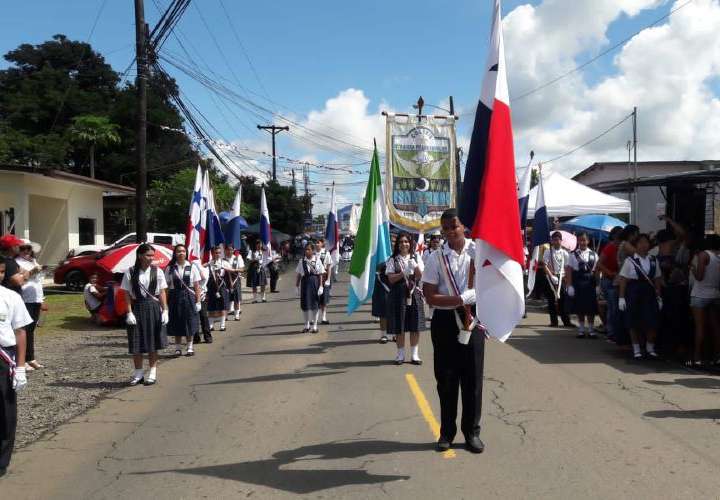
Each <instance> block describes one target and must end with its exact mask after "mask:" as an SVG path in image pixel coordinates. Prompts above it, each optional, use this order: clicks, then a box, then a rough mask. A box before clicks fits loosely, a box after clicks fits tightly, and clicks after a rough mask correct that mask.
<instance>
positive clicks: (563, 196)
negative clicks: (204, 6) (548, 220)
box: [528, 171, 630, 219]
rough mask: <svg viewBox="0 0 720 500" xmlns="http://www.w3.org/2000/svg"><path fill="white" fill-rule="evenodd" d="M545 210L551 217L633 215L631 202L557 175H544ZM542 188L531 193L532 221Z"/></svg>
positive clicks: (529, 216) (550, 173)
mask: <svg viewBox="0 0 720 500" xmlns="http://www.w3.org/2000/svg"><path fill="white" fill-rule="evenodd" d="M542 176H543V189H544V192H545V206H546V207H547V214H548V216H550V217H569V216H573V215H587V214H624V213H630V202H629V201H628V200H623V199H622V198H617V197H615V196H610V195H609V194H605V193H602V192H600V191H597V190H595V189H592V188H589V187H587V186H585V185H583V184H580V183H579V182H575V181H574V180H572V179H568V178H567V177H564V176H562V175H560V174H558V173H557V172H552V171H551V172H547V171H546V172H543V174H542ZM537 192H538V187H537V186H535V187H534V188H532V189H531V190H530V199H529V200H528V219H532V218H533V217H534V216H535V202H536V201H537Z"/></svg>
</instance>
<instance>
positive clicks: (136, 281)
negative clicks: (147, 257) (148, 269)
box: [130, 243, 155, 297]
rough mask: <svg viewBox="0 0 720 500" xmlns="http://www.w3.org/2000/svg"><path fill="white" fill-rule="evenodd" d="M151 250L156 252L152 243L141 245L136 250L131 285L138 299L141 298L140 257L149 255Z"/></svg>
mask: <svg viewBox="0 0 720 500" xmlns="http://www.w3.org/2000/svg"><path fill="white" fill-rule="evenodd" d="M149 250H152V251H153V252H154V251H155V249H154V248H153V247H152V245H151V244H150V243H140V244H139V245H138V247H137V250H135V265H134V266H133V268H132V273H131V274H130V285H131V286H132V288H133V290H134V291H135V296H136V297H140V256H141V255H144V254H146V253H148V251H149ZM151 265H152V264H151Z"/></svg>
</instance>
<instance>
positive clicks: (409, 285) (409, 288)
mask: <svg viewBox="0 0 720 500" xmlns="http://www.w3.org/2000/svg"><path fill="white" fill-rule="evenodd" d="M410 258H411V259H412V257H410ZM395 262H397V267H398V268H399V269H400V272H401V273H402V275H403V281H405V289H406V296H405V298H406V300H407V305H412V296H413V293H414V292H415V286H416V285H415V280H414V279H413V280H410V279H408V276H407V274H406V273H405V269H406V268H405V261H403V259H402V258H397V257H395Z"/></svg>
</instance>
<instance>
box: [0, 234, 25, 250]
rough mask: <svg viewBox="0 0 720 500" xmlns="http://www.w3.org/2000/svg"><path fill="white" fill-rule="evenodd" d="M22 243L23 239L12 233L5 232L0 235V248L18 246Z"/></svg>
mask: <svg viewBox="0 0 720 500" xmlns="http://www.w3.org/2000/svg"><path fill="white" fill-rule="evenodd" d="M22 244H23V240H21V239H20V238H18V237H17V236H15V235H14V234H5V235H3V236H2V237H0V248H12V247H18V246H20V245H22Z"/></svg>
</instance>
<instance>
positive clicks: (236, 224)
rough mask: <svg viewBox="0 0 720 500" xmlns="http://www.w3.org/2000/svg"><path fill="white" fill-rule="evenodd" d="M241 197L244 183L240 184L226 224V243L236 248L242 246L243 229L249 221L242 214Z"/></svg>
mask: <svg viewBox="0 0 720 500" xmlns="http://www.w3.org/2000/svg"><path fill="white" fill-rule="evenodd" d="M241 199H242V185H240V184H238V190H237V192H236V193H235V201H233V206H232V210H231V211H230V220H228V222H227V225H226V226H225V244H227V245H231V246H232V247H233V248H234V249H236V250H239V249H240V247H241V246H242V230H243V229H245V228H246V227H248V223H247V221H246V220H245V218H244V217H243V216H242V215H240V201H241Z"/></svg>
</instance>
